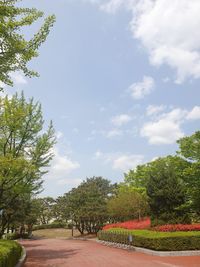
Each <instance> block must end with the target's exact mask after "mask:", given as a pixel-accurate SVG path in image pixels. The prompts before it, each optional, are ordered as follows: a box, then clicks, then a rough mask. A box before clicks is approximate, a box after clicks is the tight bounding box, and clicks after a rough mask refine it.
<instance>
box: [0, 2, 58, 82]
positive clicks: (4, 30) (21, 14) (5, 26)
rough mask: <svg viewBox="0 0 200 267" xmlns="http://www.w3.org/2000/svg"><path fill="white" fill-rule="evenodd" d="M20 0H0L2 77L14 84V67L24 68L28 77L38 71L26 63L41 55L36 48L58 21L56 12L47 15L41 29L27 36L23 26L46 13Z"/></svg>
mask: <svg viewBox="0 0 200 267" xmlns="http://www.w3.org/2000/svg"><path fill="white" fill-rule="evenodd" d="M17 2H20V0H9V1H7V0H1V1H0V48H1V49H0V81H1V82H3V83H4V84H7V85H12V84H13V82H12V78H11V73H12V72H14V71H22V72H23V73H24V74H25V75H26V76H29V77H31V76H37V75H38V74H37V72H34V71H32V70H29V69H28V68H27V63H28V62H29V61H30V60H31V59H32V58H34V57H37V56H38V52H37V50H38V48H39V47H40V45H41V44H42V43H43V42H45V40H46V38H47V36H48V34H49V31H50V28H51V27H52V26H53V24H54V22H55V16H49V17H47V18H46V19H45V21H44V24H43V25H42V26H41V28H40V30H39V31H38V32H37V33H36V34H35V35H34V36H33V37H32V38H31V39H30V40H26V39H25V37H24V34H22V29H24V27H25V26H28V27H29V26H30V25H32V24H33V23H34V22H35V21H37V20H38V19H39V18H42V17H43V15H44V14H43V12H41V11H38V10H37V9H35V8H24V7H23V8H22V7H20V6H18V5H17Z"/></svg>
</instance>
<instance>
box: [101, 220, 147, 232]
mask: <svg viewBox="0 0 200 267" xmlns="http://www.w3.org/2000/svg"><path fill="white" fill-rule="evenodd" d="M150 225H151V221H150V218H145V219H142V220H140V221H139V220H132V221H127V222H122V223H113V224H107V225H105V226H104V227H103V230H108V229H110V228H123V229H129V230H132V229H147V228H150Z"/></svg>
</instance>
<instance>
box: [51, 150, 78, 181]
mask: <svg viewBox="0 0 200 267" xmlns="http://www.w3.org/2000/svg"><path fill="white" fill-rule="evenodd" d="M53 153H54V155H55V156H54V158H53V160H52V162H51V167H50V169H49V173H48V174H47V177H46V179H51V180H55V181H56V182H57V183H59V181H63V180H68V181H69V183H72V182H73V181H70V180H69V177H68V175H69V174H70V173H71V172H73V171H74V170H76V169H78V168H80V164H79V163H78V162H77V161H73V160H72V159H70V158H69V157H68V156H66V155H62V154H61V153H60V152H59V150H58V149H57V148H54V149H53Z"/></svg>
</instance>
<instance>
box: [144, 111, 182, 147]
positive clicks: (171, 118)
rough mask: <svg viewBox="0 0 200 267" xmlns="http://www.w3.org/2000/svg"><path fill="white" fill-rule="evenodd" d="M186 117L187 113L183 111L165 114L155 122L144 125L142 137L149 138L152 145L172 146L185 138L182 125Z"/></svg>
mask: <svg viewBox="0 0 200 267" xmlns="http://www.w3.org/2000/svg"><path fill="white" fill-rule="evenodd" d="M186 115H187V111H186V110H182V109H174V110H172V111H171V112H169V113H163V114H162V115H161V116H159V117H158V118H157V119H156V120H155V121H151V122H148V123H145V124H144V125H143V127H142V129H141V131H140V133H141V136H143V137H147V138H148V141H149V143H150V144H154V145H160V144H172V143H174V142H176V140H178V139H179V138H181V137H183V136H184V133H183V131H182V130H181V124H182V123H183V122H184V119H185V117H186Z"/></svg>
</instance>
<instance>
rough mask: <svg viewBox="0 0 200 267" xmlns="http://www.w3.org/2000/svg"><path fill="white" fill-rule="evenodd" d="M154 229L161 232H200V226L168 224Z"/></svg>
mask: <svg viewBox="0 0 200 267" xmlns="http://www.w3.org/2000/svg"><path fill="white" fill-rule="evenodd" d="M153 229H154V230H155V231H160V232H177V231H200V224H167V225H161V226H157V227H154V228H153Z"/></svg>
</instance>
